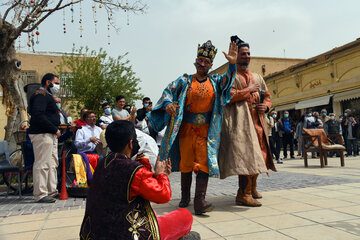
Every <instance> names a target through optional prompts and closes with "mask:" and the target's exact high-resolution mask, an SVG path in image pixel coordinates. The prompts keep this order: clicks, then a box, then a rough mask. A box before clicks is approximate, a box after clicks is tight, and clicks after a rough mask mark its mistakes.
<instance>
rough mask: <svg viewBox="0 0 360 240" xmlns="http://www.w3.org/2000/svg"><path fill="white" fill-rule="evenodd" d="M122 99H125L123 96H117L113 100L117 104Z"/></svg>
mask: <svg viewBox="0 0 360 240" xmlns="http://www.w3.org/2000/svg"><path fill="white" fill-rule="evenodd" d="M123 98H124V99H125V96H123V95H119V96H116V98H115V100H116V102H117V101H119V100H120V99H123Z"/></svg>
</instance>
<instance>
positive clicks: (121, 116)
mask: <svg viewBox="0 0 360 240" xmlns="http://www.w3.org/2000/svg"><path fill="white" fill-rule="evenodd" d="M115 100H116V108H114V109H113V110H112V116H113V119H114V120H128V121H131V122H133V123H135V113H136V108H135V107H134V108H133V109H132V111H131V112H130V114H129V112H128V111H127V110H125V109H124V107H125V103H126V101H125V97H124V96H122V95H119V96H117V97H116V99H115Z"/></svg>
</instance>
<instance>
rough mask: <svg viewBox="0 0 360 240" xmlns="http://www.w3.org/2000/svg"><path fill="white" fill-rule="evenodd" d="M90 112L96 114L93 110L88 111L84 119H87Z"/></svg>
mask: <svg viewBox="0 0 360 240" xmlns="http://www.w3.org/2000/svg"><path fill="white" fill-rule="evenodd" d="M90 114H95V112H94V111H93V110H88V111H86V112H85V114H84V119H83V120H86V119H87V118H88V116H89V115H90Z"/></svg>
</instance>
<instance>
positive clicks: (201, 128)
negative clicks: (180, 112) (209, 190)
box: [179, 75, 215, 173]
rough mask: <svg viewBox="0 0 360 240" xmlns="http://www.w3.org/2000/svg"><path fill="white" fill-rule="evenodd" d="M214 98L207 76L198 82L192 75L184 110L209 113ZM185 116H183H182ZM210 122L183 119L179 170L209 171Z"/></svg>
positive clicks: (180, 134) (180, 133) (185, 171)
mask: <svg viewBox="0 0 360 240" xmlns="http://www.w3.org/2000/svg"><path fill="white" fill-rule="evenodd" d="M214 100H215V92H214V88H213V86H212V84H211V82H210V79H209V78H207V79H206V80H205V81H204V82H198V81H197V80H196V75H194V77H193V81H192V82H191V86H190V87H189V89H188V91H187V94H186V104H185V109H184V112H190V113H209V112H211V111H212V109H213V103H214ZM184 118H185V116H184ZM209 127H210V124H208V123H203V124H195V123H188V122H186V119H183V122H182V124H181V128H180V132H179V144H180V154H181V161H180V171H181V172H184V173H187V172H191V171H194V172H195V173H197V172H198V171H199V170H201V171H203V172H205V173H209V169H208V163H207V137H208V133H209Z"/></svg>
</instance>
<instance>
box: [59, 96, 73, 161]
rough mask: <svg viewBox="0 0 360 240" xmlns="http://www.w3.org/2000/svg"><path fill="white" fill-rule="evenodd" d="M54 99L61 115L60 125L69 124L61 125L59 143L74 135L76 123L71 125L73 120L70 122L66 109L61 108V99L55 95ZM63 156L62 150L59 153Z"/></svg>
mask: <svg viewBox="0 0 360 240" xmlns="http://www.w3.org/2000/svg"><path fill="white" fill-rule="evenodd" d="M54 101H55V103H56V106H57V108H58V113H59V117H60V125H67V126H60V129H59V130H60V132H61V136H60V137H59V139H58V143H63V142H64V141H66V140H68V139H69V138H71V137H72V136H73V132H74V131H75V130H76V129H75V123H73V124H72V125H71V126H70V124H71V122H69V117H68V115H67V113H66V111H65V110H64V109H62V108H61V99H60V98H58V97H54ZM59 154H60V156H61V152H60V153H59Z"/></svg>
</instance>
